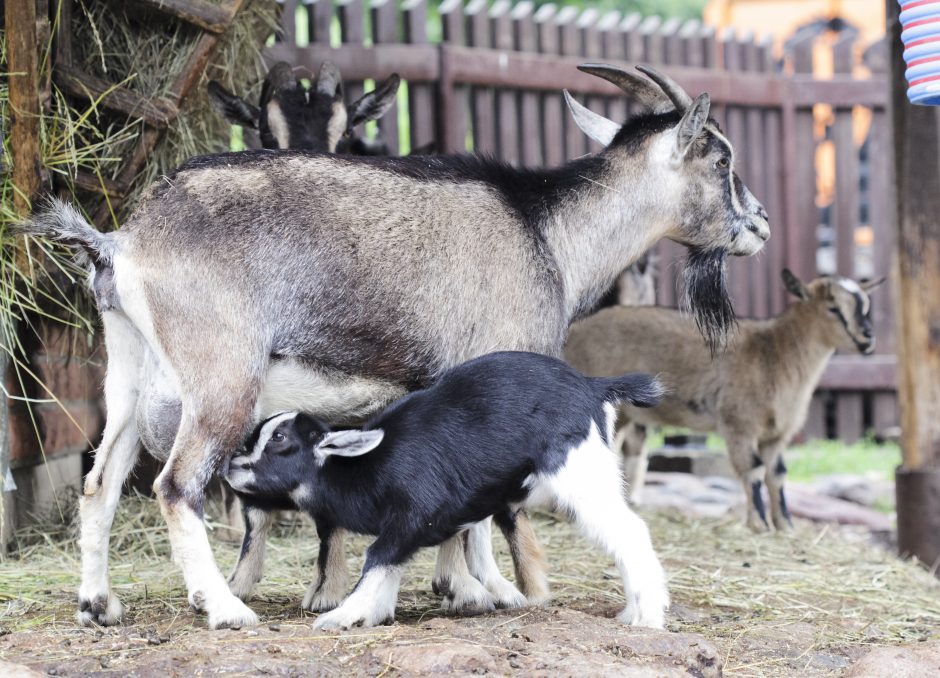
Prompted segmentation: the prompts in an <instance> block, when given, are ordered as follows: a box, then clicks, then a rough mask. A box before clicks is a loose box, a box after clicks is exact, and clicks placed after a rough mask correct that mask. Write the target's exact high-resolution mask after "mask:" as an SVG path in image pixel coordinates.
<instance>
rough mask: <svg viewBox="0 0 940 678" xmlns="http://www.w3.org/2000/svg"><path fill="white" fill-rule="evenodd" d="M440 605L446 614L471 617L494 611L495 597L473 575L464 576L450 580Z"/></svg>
mask: <svg viewBox="0 0 940 678" xmlns="http://www.w3.org/2000/svg"><path fill="white" fill-rule="evenodd" d="M520 595H521V594H520ZM442 605H443V607H444V612H446V613H447V614H451V615H455V616H458V617H473V616H476V615H478V614H486V613H487V612H494V611H495V610H496V599H495V598H494V597H493V594H492V593H490V592H489V591H487V590H486V588H485V587H484V586H483V584H481V583H480V582H479V581H477V580H476V579H474V578H473V577H466V578H461V579H459V580H455V581H452V582H451V587H450V590H449V591H448V592H447V595H446V596H444V601H443V603H442Z"/></svg>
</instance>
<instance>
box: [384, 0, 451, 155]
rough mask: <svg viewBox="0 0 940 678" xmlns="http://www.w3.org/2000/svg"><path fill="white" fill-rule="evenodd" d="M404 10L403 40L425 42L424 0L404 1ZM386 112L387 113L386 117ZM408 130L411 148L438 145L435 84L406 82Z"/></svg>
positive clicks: (425, 3)
mask: <svg viewBox="0 0 940 678" xmlns="http://www.w3.org/2000/svg"><path fill="white" fill-rule="evenodd" d="M402 10H403V12H404V27H405V42H406V43H408V44H409V45H424V44H427V42H428V6H427V0H406V2H405V4H404V5H402ZM387 115H388V114H386V117H387ZM408 117H409V123H408V129H409V137H410V141H411V150H414V149H415V148H421V147H422V146H427V145H428V144H433V145H434V148H435V150H437V149H438V148H439V147H440V141H439V140H438V138H437V130H436V129H435V127H434V120H435V119H436V117H437V100H436V98H435V96H434V85H431V84H428V83H423V82H415V81H411V82H409V83H408Z"/></svg>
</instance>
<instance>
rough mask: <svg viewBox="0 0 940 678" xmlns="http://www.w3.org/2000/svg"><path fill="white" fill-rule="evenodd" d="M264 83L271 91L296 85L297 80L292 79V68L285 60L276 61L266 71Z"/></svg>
mask: <svg viewBox="0 0 940 678" xmlns="http://www.w3.org/2000/svg"><path fill="white" fill-rule="evenodd" d="M265 84H267V86H268V88H269V89H270V91H271V92H272V93H274V92H278V91H280V90H285V89H291V88H292V87H296V86H297V81H296V80H295V79H294V69H293V68H291V65H290V64H289V63H287V62H286V61H278V62H277V63H276V64H274V65H273V66H271V70H270V71H268V75H267V77H266V78H265Z"/></svg>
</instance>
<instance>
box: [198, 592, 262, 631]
mask: <svg viewBox="0 0 940 678" xmlns="http://www.w3.org/2000/svg"><path fill="white" fill-rule="evenodd" d="M206 608H207V611H208V613H209V628H210V629H233V628H244V627H246V626H255V625H256V624H257V623H258V615H256V614H255V613H254V612H253V611H252V610H251V608H250V607H248V606H247V605H245V603H243V602H242V601H240V600H239V599H238V598H236V597H235V596H231V595H230V596H226V597H225V598H223V599H222V600H221V601H219V602H217V603H211V602H209V603H207V604H206Z"/></svg>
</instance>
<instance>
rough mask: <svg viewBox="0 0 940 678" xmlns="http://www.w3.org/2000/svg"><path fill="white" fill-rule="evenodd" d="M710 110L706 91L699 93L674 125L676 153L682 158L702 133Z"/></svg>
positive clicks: (709, 100)
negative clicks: (676, 124) (676, 125)
mask: <svg viewBox="0 0 940 678" xmlns="http://www.w3.org/2000/svg"><path fill="white" fill-rule="evenodd" d="M709 110H711V99H709V98H708V93H707V92H706V93H704V94H699V95H698V97H696V99H695V101H693V102H692V105H691V106H689V108H688V110H687V111H686V112H685V115H683V116H682V120H680V121H679V125H678V127H676V155H677V157H679V158H684V157H685V156H686V154H687V153H688V152H689V149H690V148H692V144H693V143H695V140H696V139H698V138H699V136H700V135H701V134H702V130H703V129H705V123H706V122H708V112H709Z"/></svg>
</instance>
